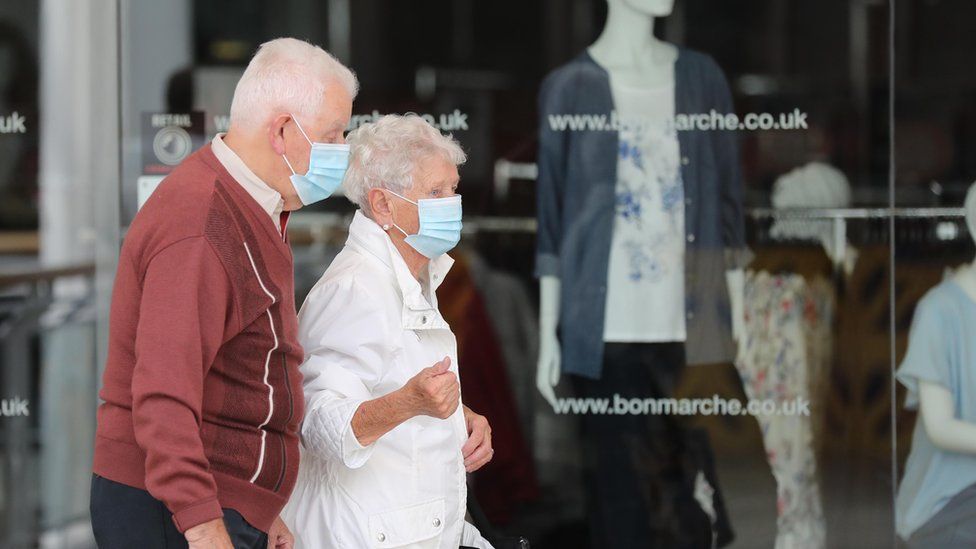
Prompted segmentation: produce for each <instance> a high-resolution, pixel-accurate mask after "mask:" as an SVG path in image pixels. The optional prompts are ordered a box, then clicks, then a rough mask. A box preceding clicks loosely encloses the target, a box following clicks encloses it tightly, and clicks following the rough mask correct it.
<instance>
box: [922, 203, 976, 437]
mask: <svg viewBox="0 0 976 549" xmlns="http://www.w3.org/2000/svg"><path fill="white" fill-rule="evenodd" d="M966 218H967V219H966V220H967V222H968V225H969V229H970V235H972V236H973V237H974V238H976V232H974V229H976V185H973V186H972V187H971V188H970V189H969V194H968V195H967V198H966ZM953 281H954V282H955V283H956V284H958V285H959V286H960V287H961V288H962V289H963V291H964V292H966V294H967V295H968V296H969V297H970V298H972V300H973V301H974V302H976V261H974V262H973V263H970V264H968V265H964V266H963V267H961V268H959V269H958V270H957V271H956V273H955V274H954V275H953ZM918 404H919V406H918V408H919V415H920V416H921V418H920V419H921V421H922V422H923V425H924V426H925V431H926V433H927V434H928V436H929V438H930V439H931V440H932V443H933V444H935V445H936V446H938V447H939V448H941V449H943V450H946V451H950V452H962V453H967V454H976V424H973V423H969V422H966V421H962V420H960V419H957V418H956V417H955V416H956V414H955V402H954V401H953V398H952V393H951V392H950V390H949V388H948V387H945V386H943V385H940V384H938V383H933V382H931V381H925V380H920V381H919V388H918Z"/></svg>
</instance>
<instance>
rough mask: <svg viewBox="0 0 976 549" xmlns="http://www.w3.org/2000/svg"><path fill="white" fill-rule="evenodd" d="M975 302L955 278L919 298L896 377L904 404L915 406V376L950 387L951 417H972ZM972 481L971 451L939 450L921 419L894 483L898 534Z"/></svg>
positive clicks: (906, 534) (907, 532)
mask: <svg viewBox="0 0 976 549" xmlns="http://www.w3.org/2000/svg"><path fill="white" fill-rule="evenodd" d="M974 333H976V302H974V301H973V299H972V298H971V297H970V296H969V294H967V293H966V291H965V290H963V289H962V287H961V286H959V284H958V283H956V282H955V281H954V280H951V279H949V280H945V281H943V282H942V283H941V284H939V285H938V286H936V287H934V288H932V289H931V290H929V292H928V293H927V294H925V297H923V298H922V300H921V301H919V303H918V306H917V307H916V309H915V316H914V318H913V320H912V329H911V333H910V335H909V339H908V350H907V351H906V353H905V358H904V359H903V360H902V363H901V366H900V367H899V368H898V373H897V378H898V381H900V382H901V383H902V385H904V386H905V388H906V389H907V390H908V391H907V394H906V396H905V407H906V408H908V409H911V410H915V409H918V388H919V387H918V386H919V381H921V380H925V381H929V382H932V383H937V384H939V385H941V386H943V387H945V388H946V389H948V390H949V392H950V393H952V402H953V404H954V406H955V414H954V415H955V417H956V418H957V419H959V420H962V421H966V422H969V423H976V345H974V341H976V340H974V338H973V335H972V334H974ZM974 483H976V456H972V455H968V454H961V453H958V452H949V451H946V450H942V449H941V448H939V447H937V446H936V445H935V444H933V443H932V440H931V439H930V438H929V436H928V432H927V431H926V430H925V425H924V424H923V422H922V421H921V419H919V420H917V421H916V422H915V431H914V433H913V435H912V450H911V453H910V454H909V455H908V461H907V462H906V463H905V475H904V477H903V478H902V481H901V484H900V485H899V487H898V497H897V500H896V505H895V508H896V515H895V526H896V530H897V532H898V535H899V536H900V537H901V538H902V539H905V540H907V539H909V538H910V537H911V536H912V535H913V534H914V533H915V532H916V531H917V530H919V529H920V528H923V527H924V525H926V524H927V523H928V521H930V520H931V519H932V518H933V517H934V516H935V515H936V514H937V513H938V512H939V511H940V510H942V508H943V507H944V506H945V505H946V503H947V502H948V501H949V500H951V499H952V498H953V497H954V496H955V495H957V494H958V493H959V492H960V491H962V490H963V489H965V488H966V487H967V486H969V485H971V484H974Z"/></svg>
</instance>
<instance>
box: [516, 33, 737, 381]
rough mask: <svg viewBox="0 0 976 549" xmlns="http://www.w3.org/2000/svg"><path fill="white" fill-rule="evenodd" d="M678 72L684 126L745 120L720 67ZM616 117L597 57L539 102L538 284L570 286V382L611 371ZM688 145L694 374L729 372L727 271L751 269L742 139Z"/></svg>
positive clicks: (714, 136) (565, 366)
mask: <svg viewBox="0 0 976 549" xmlns="http://www.w3.org/2000/svg"><path fill="white" fill-rule="evenodd" d="M674 71H675V88H674V101H675V104H674V110H675V113H676V116H680V115H688V114H701V113H709V112H711V111H712V110H714V111H715V112H718V113H723V114H724V113H732V112H735V109H734V107H733V105H732V98H731V93H730V91H729V86H728V83H727V82H726V80H725V76H724V75H723V73H722V71H721V69H720V68H719V67H718V65H716V63H715V61H713V60H712V58H710V57H708V56H707V55H704V54H701V53H697V52H694V51H691V50H688V49H683V48H679V50H678V58H677V60H676V61H675V68H674ZM614 110H615V105H614V98H613V94H612V91H611V87H610V75H609V73H608V72H607V71H606V69H604V68H603V67H602V66H600V65H599V64H598V63H597V62H596V61H595V60H594V59H593V58H592V57H591V56H590V54H589V53H587V52H583V53H581V54H580V55H579V56H578V57H576V58H575V59H573V60H572V61H570V62H569V63H567V64H566V65H563V66H562V67H559V68H558V69H556V70H555V71H553V72H552V73H550V74H549V75H548V76H547V77H546V79H545V81H544V82H543V84H542V89H541V91H540V94H539V111H540V122H539V153H538V166H539V175H538V182H537V191H538V200H537V204H538V221H539V232H538V238H537V252H536V271H535V274H536V276H540V277H541V276H554V277H558V278H559V279H560V282H561V284H560V288H561V297H560V302H561V306H560V318H559V326H560V331H561V336H562V337H561V345H562V353H561V355H562V371H563V372H565V373H570V374H578V375H583V376H587V377H590V378H598V377H599V376H600V373H601V370H602V366H603V358H602V357H603V347H604V337H603V335H604V330H603V328H604V325H605V320H606V318H605V314H606V306H607V286H608V283H609V282H608V272H609V264H610V249H611V238H612V234H613V229H614V219H615V215H616V211H617V208H616V204H617V200H616V198H617V197H616V190H617V179H618V178H617V168H618V159H619V147H620V142H619V140H618V132H617V131H608V127H607V126H606V125H605V124H606V123H608V121H609V120H610V119H611V118H612V113H613V112H614ZM567 117H569V118H567ZM601 120H602V121H603V123H604V124H603V125H601V124H600V121H601ZM586 121H589V124H587V123H586ZM569 122H572V123H573V127H572V128H571V127H569ZM579 124H583V125H582V126H580V125H579ZM677 133H678V143H679V151H680V155H681V156H680V172H681V182H682V186H683V190H684V231H683V233H682V234H683V238H684V239H685V245H686V249H685V256H684V278H685V292H684V294H685V302H684V309H683V311H682V312H683V313H684V315H685V319H686V330H687V341H688V357H687V358H688V363H689V364H705V363H717V362H730V361H731V360H732V359H733V356H734V352H733V351H734V347H733V344H732V338H731V324H730V316H729V299H728V290H727V287H726V280H725V271H726V270H729V269H734V268H740V267H742V266H743V265H744V264H745V262H744V259H745V255H746V252H745V230H744V223H743V217H742V182H741V170H740V166H739V162H740V160H739V147H738V136H737V135H736V132H735V131H724V130H712V131H706V130H689V131H678V132H677Z"/></svg>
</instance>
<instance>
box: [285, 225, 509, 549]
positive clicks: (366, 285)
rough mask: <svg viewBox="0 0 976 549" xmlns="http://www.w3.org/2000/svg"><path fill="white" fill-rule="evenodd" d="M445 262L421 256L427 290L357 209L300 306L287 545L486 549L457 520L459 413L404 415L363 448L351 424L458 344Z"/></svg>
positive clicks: (461, 488)
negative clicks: (295, 450)
mask: <svg viewBox="0 0 976 549" xmlns="http://www.w3.org/2000/svg"><path fill="white" fill-rule="evenodd" d="M453 263H454V261H453V260H452V259H451V258H450V257H448V256H446V255H444V256H442V257H440V258H438V259H436V260H433V261H431V263H430V265H429V267H428V273H427V283H426V284H425V286H427V287H428V288H429V291H425V290H424V288H422V286H421V284H420V283H419V282H418V281H417V279H415V278H414V277H413V276H412V275H411V274H410V271H409V270H408V268H407V265H406V263H405V262H404V261H403V258H402V257H401V256H400V254H399V252H398V251H397V250H396V248H395V247H394V246H393V243H392V242H391V241H390V238H389V236H387V234H386V233H385V232H384V231H383V230H382V229H380V227H379V226H378V225H377V224H376V223H375V222H374V221H372V220H370V219H369V218H367V217H366V216H364V215H363V214H362V213H361V212H356V215H355V218H354V219H353V222H352V225H351V226H350V227H349V239H348V241H347V242H346V246H345V247H344V248H343V250H342V251H341V252H340V253H339V255H338V256H337V257H336V258H335V260H334V261H333V262H332V264H331V265H330V266H329V268H328V270H326V272H325V274H324V275H323V276H322V278H321V279H320V280H319V281H318V283H317V284H316V285H315V287H314V288H312V291H311V292H310V293H309V295H308V297H307V298H306V300H305V303H304V305H302V309H301V311H300V312H299V339H300V341H301V343H302V346H303V347H304V349H305V363H304V364H303V365H302V367H301V370H302V374H303V375H304V382H303V383H304V392H305V406H306V413H305V419H304V422H303V424H302V456H301V466H300V468H299V474H298V483H297V485H296V486H295V490H294V492H293V493H292V496H291V499H290V500H289V502H288V505H287V506H286V507H285V509H284V510H283V511H282V515H281V516H282V519H283V520H284V521H285V523H286V524H287V525H288V527H289V529H291V531H292V533H293V534H294V535H295V539H296V545H295V546H296V549H367V548H394V547H396V548H411V549H457V547H458V546H459V545H468V546H472V547H478V548H485V549H488V548H491V545H490V544H489V543H488V542H487V541H485V540H484V539H483V538H482V537H481V534H480V533H479V532H478V530H477V529H476V528H475V527H474V526H472V525H470V524H467V523H466V522H465V521H464V515H465V508H466V485H465V470H464V461H463V457H462V455H461V446H462V445H463V444H464V442H465V440H467V429H466V427H465V421H464V412H463V410H462V408H461V406H460V405H459V406H458V409H457V411H456V412H455V413H454V415H452V416H451V417H450V418H448V419H446V420H443V419H436V418H432V417H428V416H417V417H414V418H412V419H410V420H408V421H406V422H404V423H402V424H400V425H399V426H397V427H396V428H395V429H393V430H392V431H390V432H388V433H386V434H385V435H383V436H382V437H380V439H379V440H378V441H376V442H374V443H373V444H371V445H370V446H367V447H363V446H362V445H361V444H359V441H358V440H357V439H356V437H355V435H354V434H353V432H352V428H351V423H350V422H351V420H352V416H353V413H354V412H355V411H356V409H357V408H358V407H359V405H360V404H361V403H362V402H364V401H367V400H371V399H374V398H377V397H380V396H383V395H385V394H387V393H390V392H392V391H394V390H396V389H399V388H401V387H403V385H404V384H406V382H407V380H409V379H410V378H412V377H413V376H414V375H416V374H417V373H418V372H420V370H422V369H424V368H426V367H428V366H433V365H434V364H435V363H437V362H439V361H440V360H442V359H443V358H444V357H445V356H448V357H450V358H451V371H453V372H454V373H455V374H456V373H457V343H456V340H455V338H454V334H453V333H452V332H451V329H450V327H449V326H448V325H447V323H446V322H445V321H444V319H443V318H442V317H441V314H440V312H439V311H438V310H437V298H436V295H435V293H434V292H435V290H436V289H437V287H438V286H439V285H440V283H441V281H442V280H443V279H444V275H445V274H446V273H447V271H448V270H449V269H450V268H451V265H452V264H453Z"/></svg>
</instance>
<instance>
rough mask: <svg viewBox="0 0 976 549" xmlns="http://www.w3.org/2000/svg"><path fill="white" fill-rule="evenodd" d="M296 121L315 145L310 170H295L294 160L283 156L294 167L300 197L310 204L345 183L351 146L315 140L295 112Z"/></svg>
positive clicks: (310, 157) (293, 183) (309, 141)
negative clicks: (300, 172)
mask: <svg viewBox="0 0 976 549" xmlns="http://www.w3.org/2000/svg"><path fill="white" fill-rule="evenodd" d="M291 118H292V120H294V121H295V125H296V126H298V131H300V132H302V135H303V136H305V140H306V141H308V144H309V145H311V146H312V152H311V154H310V155H309V159H308V172H307V173H306V174H305V175H299V174H297V173H295V168H292V167H291V162H289V161H288V158H287V157H286V156H285V155H281V157H282V158H284V159H285V164H288V169H289V170H291V178H290V179H291V184H292V185H294V186H295V191H296V192H297V193H298V198H299V199H301V201H302V204H304V205H305V206H308V205H309V204H313V203H315V202H318V201H320V200H325V199H326V198H329V197H330V196H332V193H334V192H335V191H336V189H338V188H339V185H341V184H342V178H343V177H344V176H345V175H346V168H348V167H349V145H340V144H337V143H312V140H311V139H309V138H308V134H306V133H305V130H303V129H302V125H301V124H299V123H298V119H297V118H295V116H294V115H292V117H291Z"/></svg>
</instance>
